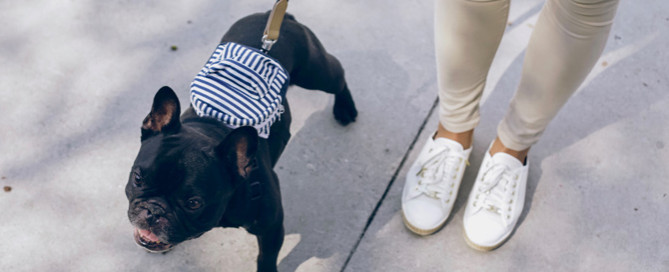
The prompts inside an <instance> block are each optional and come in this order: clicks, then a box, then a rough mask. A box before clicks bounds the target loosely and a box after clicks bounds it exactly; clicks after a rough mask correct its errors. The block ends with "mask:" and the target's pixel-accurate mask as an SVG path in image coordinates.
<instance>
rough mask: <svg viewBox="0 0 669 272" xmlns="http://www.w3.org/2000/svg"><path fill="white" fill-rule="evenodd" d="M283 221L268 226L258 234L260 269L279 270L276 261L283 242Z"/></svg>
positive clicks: (262, 271) (263, 271)
mask: <svg viewBox="0 0 669 272" xmlns="http://www.w3.org/2000/svg"><path fill="white" fill-rule="evenodd" d="M283 234H284V233H283V223H279V224H276V225H274V226H272V227H270V228H267V229H266V230H265V231H264V232H261V233H259V234H256V238H257V239H258V248H259V253H258V271H259V272H266V271H277V270H276V262H277V258H278V257H279V250H280V249H281V245H282V244H283Z"/></svg>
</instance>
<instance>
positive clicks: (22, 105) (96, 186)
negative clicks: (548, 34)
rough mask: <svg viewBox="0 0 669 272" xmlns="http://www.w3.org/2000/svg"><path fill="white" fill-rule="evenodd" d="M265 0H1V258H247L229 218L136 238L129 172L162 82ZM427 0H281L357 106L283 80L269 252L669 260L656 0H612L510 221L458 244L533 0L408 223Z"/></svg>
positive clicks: (665, 265) (420, 123) (427, 60)
mask: <svg viewBox="0 0 669 272" xmlns="http://www.w3.org/2000/svg"><path fill="white" fill-rule="evenodd" d="M272 2H273V1H267V0H265V1H260V0H252V1H251V0H249V1H244V2H243V4H241V2H239V1H237V2H231V1H206V2H205V1H200V2H198V3H197V4H194V3H192V1H185V0H179V1H148V2H147V1H141V2H140V1H132V2H130V1H123V2H117V1H114V2H112V1H42V2H36V1H22V2H13V3H9V2H3V3H0V63H2V65H0V115H2V116H3V118H1V119H0V128H2V129H0V154H2V156H0V187H5V186H9V187H11V191H9V192H5V191H0V209H2V211H1V212H0V271H253V270H254V269H255V258H256V254H257V246H256V241H255V238H254V237H253V236H251V235H249V234H247V233H246V232H245V231H244V230H241V229H215V230H213V231H210V232H209V233H207V234H205V235H204V236H202V237H200V238H198V239H196V240H192V241H188V242H185V243H183V244H181V245H179V246H177V247H176V248H175V249H174V250H173V251H171V252H169V253H167V254H149V253H146V252H145V251H143V250H142V249H140V248H138V247H137V246H136V245H135V244H134V241H133V239H132V227H131V226H130V223H129V222H128V219H127V216H126V209H127V200H126V199H125V195H124V191H123V188H124V186H125V182H126V180H127V175H128V171H129V169H130V166H131V165H132V161H133V159H134V156H135V155H136V152H137V150H138V149H139V144H140V143H139V134H140V131H139V127H140V124H141V121H142V119H143V118H144V116H146V114H147V113H148V111H149V110H150V103H151V100H152V98H153V95H154V93H155V91H156V90H157V89H158V88H160V87H161V86H163V85H169V86H171V87H173V88H174V89H175V90H177V93H178V94H179V98H180V99H181V101H182V106H185V105H186V103H187V102H186V101H188V91H187V90H188V85H189V84H190V81H191V80H192V79H193V77H194V75H195V74H196V73H197V71H199V69H200V68H201V66H202V64H203V62H204V61H205V60H206V58H207V57H209V55H210V53H211V52H212V51H213V49H214V48H215V46H216V45H217V42H218V41H219V40H220V37H221V36H222V34H223V32H224V31H225V30H226V29H227V28H228V27H229V26H230V25H231V24H232V23H233V22H234V21H236V20H237V19H239V18H241V17H243V16H245V15H247V14H250V13H254V12H260V11H265V10H267V9H269V8H270V7H271V4H272ZM432 4H433V3H432V1H394V2H393V3H392V5H391V4H389V1H381V0H370V1H352V0H346V1H325V0H310V1H291V2H290V6H289V8H288V10H289V12H290V13H292V14H294V15H295V17H296V18H297V19H298V20H299V21H300V22H302V23H304V24H306V25H308V26H309V27H310V28H311V29H312V30H313V31H314V32H315V33H316V34H317V35H318V37H319V38H320V39H321V41H322V43H323V44H324V46H325V47H326V48H327V49H328V51H329V52H330V53H332V54H333V55H335V56H337V57H338V58H339V60H340V61H341V62H342V64H343V66H344V68H345V70H346V72H347V81H348V85H349V87H350V88H351V91H352V93H353V96H354V99H355V100H356V104H357V106H358V110H359V112H360V115H359V118H358V121H357V122H356V123H354V124H352V125H350V126H348V127H341V126H339V125H338V124H337V123H336V122H335V121H334V119H333V117H332V113H331V107H332V104H333V98H332V97H331V96H330V95H327V94H325V93H322V92H313V91H307V90H302V89H299V88H292V89H291V90H290V91H289V94H288V99H289V101H290V103H291V110H292V111H293V124H292V128H291V130H292V134H293V137H292V139H291V142H290V143H289V145H288V147H287V148H286V151H285V152H284V155H283V156H282V158H281V160H280V161H279V163H278V165H277V166H276V171H277V173H278V175H279V178H280V180H281V186H282V187H281V189H282V196H283V201H284V202H283V205H284V210H285V214H286V217H285V227H286V238H285V243H284V246H283V248H282V251H281V255H280V264H279V269H280V270H281V271H451V270H455V271H544V270H553V271H668V270H669V235H668V234H667V233H666V229H667V227H666V226H667V225H669V196H667V195H668V194H669V170H667V168H668V167H667V166H668V165H669V148H668V147H666V145H668V144H669V91H668V89H669V68H667V65H666V63H667V62H668V61H669V53H668V51H667V50H668V49H669V2H667V1H665V0H648V1H644V3H643V4H642V5H640V4H638V3H636V2H635V1H630V0H623V1H622V2H621V4H620V7H619V9H618V15H617V17H616V21H615V23H614V26H613V30H612V32H611V36H610V38H609V42H608V44H607V47H606V50H605V52H604V54H603V55H602V57H601V59H600V61H599V62H598V64H597V65H596V67H595V69H594V70H593V73H592V74H591V75H590V77H588V79H587V80H586V82H585V83H584V85H583V86H582V88H581V90H579V92H578V93H577V94H576V95H575V96H574V97H573V98H572V99H571V100H570V101H569V103H568V104H567V105H566V106H565V107H564V109H563V110H562V111H561V113H560V114H559V115H558V116H557V118H556V119H555V120H554V121H553V122H552V124H551V126H550V127H549V128H548V130H547V131H546V134H545V136H544V137H543V138H542V140H541V141H540V142H539V143H538V144H537V145H536V146H535V147H533V149H532V152H531V153H530V158H529V159H530V178H529V185H528V195H527V197H526V206H525V210H524V212H523V215H522V217H521V221H520V224H519V226H518V227H517V229H516V231H515V233H514V234H513V236H512V237H511V239H510V240H509V241H508V242H507V243H506V244H504V245H503V246H502V247H501V248H499V249H497V250H495V251H492V252H488V253H480V252H477V251H474V250H472V249H470V248H468V247H467V245H466V244H465V242H464V240H463V238H462V233H463V231H462V216H463V214H464V207H463V204H464V202H465V200H466V197H467V194H468V192H469V190H470V189H471V186H472V179H473V178H474V177H475V175H476V171H477V169H478V167H479V164H480V161H481V159H482V156H483V153H484V152H485V148H486V147H487V145H488V143H489V142H490V141H491V140H492V139H493V138H494V137H495V128H496V125H497V122H499V120H500V119H501V116H502V115H503V114H504V112H505V110H506V106H507V105H508V101H509V100H510V98H511V96H512V94H513V91H514V88H515V86H516V85H517V82H518V79H519V75H520V69H521V65H522V59H523V53H524V49H525V47H526V45H527V40H528V38H529V35H530V33H531V30H532V27H533V24H534V22H535V21H536V16H537V14H538V12H539V10H540V8H541V5H542V4H543V1H538V0H513V1H512V6H511V14H510V16H509V20H510V23H509V25H508V27H507V33H506V35H505V38H504V40H503V41H502V45H501V47H500V49H499V52H498V54H497V58H496V60H495V62H494V63H493V68H492V70H491V73H490V76H489V82H488V86H487V88H486V91H485V94H484V100H483V103H482V116H483V118H482V122H481V124H480V126H479V127H478V128H477V130H476V135H475V145H474V146H475V148H474V151H473V153H472V158H471V162H472V163H471V167H469V168H468V169H467V172H466V173H465V179H464V181H463V185H462V186H461V189H460V192H459V198H458V201H457V202H456V205H455V208H454V211H453V213H452V215H451V218H450V219H449V221H448V223H447V225H446V226H445V227H444V228H443V229H442V230H441V231H440V232H438V233H436V234H434V235H431V236H428V237H418V236H415V235H413V234H411V233H410V232H408V231H407V230H406V229H405V228H404V226H403V224H402V220H401V216H400V194H401V190H402V186H403V184H404V176H405V174H406V169H407V168H408V167H409V165H410V164H411V162H412V161H413V159H414V158H415V156H416V155H417V152H418V151H419V150H420V148H421V146H422V145H423V143H424V141H425V139H426V138H427V137H428V135H429V134H430V133H432V132H433V130H434V129H435V127H436V124H437V120H436V110H435V109H434V108H433V105H434V102H435V101H436V97H437V94H436V76H435V63H434V49H433V44H432V40H433V33H432ZM259 34H260V33H259ZM172 46H177V48H178V50H176V51H173V50H171V49H170V48H171V47H172Z"/></svg>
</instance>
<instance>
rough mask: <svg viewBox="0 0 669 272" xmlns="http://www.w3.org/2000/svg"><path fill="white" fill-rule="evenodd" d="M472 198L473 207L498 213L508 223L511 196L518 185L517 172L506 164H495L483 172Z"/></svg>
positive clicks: (511, 202)
mask: <svg viewBox="0 0 669 272" xmlns="http://www.w3.org/2000/svg"><path fill="white" fill-rule="evenodd" d="M477 182H481V183H480V184H481V185H480V186H479V187H478V192H476V196H475V199H474V203H473V205H474V207H476V208H478V209H479V210H480V209H485V210H488V211H490V212H493V213H496V214H499V215H500V216H501V217H502V220H503V221H504V222H505V223H506V224H508V223H509V221H510V220H511V208H512V204H513V196H515V194H516V187H517V186H518V173H517V172H515V171H512V170H511V169H510V168H509V167H508V166H506V165H502V164H495V165H493V166H492V167H490V168H488V169H487V170H486V171H485V172H484V173H483V176H482V178H481V180H480V181H477Z"/></svg>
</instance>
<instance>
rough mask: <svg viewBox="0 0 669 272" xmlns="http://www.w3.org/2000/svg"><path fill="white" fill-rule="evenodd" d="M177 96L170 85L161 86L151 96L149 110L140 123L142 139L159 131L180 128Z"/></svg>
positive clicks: (167, 131) (179, 107)
mask: <svg viewBox="0 0 669 272" xmlns="http://www.w3.org/2000/svg"><path fill="white" fill-rule="evenodd" d="M180 113H181V106H180V105H179V98H178V97H177V95H176V94H175V93H174V91H173V90H172V89H171V88H170V87H167V86H165V87H162V88H160V90H158V92H157V93H156V95H155V96H154V97H153V105H152V106H151V112H150V113H149V115H147V116H146V118H144V122H143V123H142V141H143V140H145V139H147V138H149V137H151V136H153V135H156V134H158V133H160V132H164V133H175V132H177V131H179V128H181V121H180V120H179V114H180Z"/></svg>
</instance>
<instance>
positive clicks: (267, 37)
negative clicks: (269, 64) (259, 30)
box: [261, 0, 288, 53]
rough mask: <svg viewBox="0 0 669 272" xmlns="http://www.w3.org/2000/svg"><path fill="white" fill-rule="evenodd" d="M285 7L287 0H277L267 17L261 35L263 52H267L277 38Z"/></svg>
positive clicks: (286, 6)
mask: <svg viewBox="0 0 669 272" xmlns="http://www.w3.org/2000/svg"><path fill="white" fill-rule="evenodd" d="M287 8H288V0H277V1H276V3H274V7H273V8H272V12H270V14H269V19H267V25H265V31H264V32H263V36H262V48H261V50H262V51H263V53H267V52H269V50H270V49H272V45H274V43H275V42H276V41H277V40H278V39H279V29H280V28H281V23H282V22H283V16H284V15H285V14H286V9H287Z"/></svg>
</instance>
